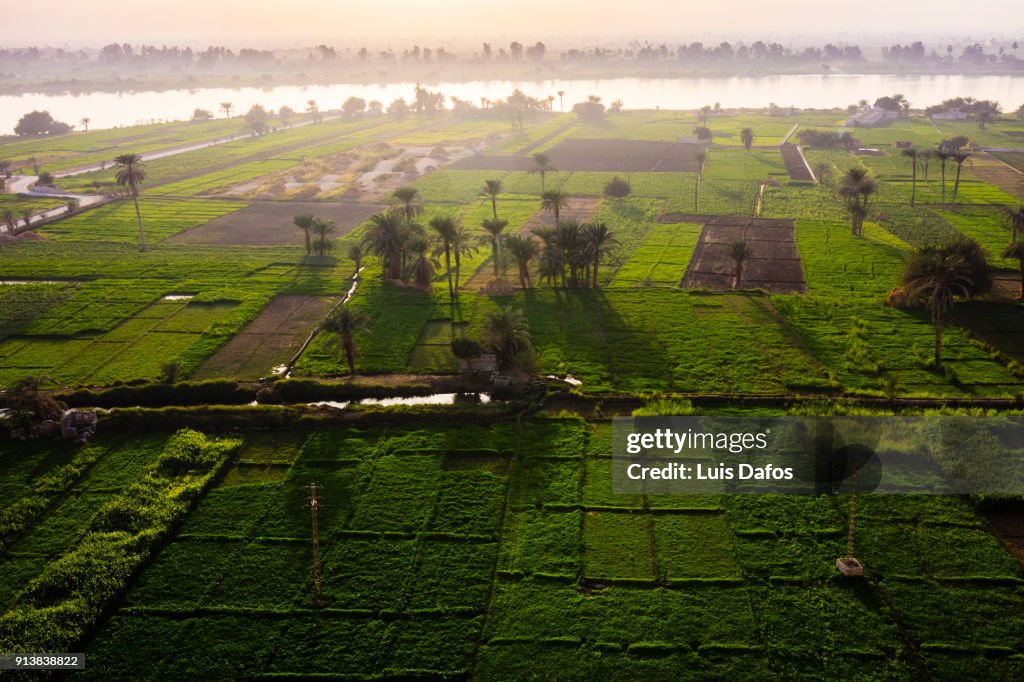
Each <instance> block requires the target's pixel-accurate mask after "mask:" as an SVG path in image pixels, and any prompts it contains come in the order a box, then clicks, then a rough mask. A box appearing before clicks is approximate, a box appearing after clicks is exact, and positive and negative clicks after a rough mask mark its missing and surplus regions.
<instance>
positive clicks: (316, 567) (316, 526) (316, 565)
mask: <svg viewBox="0 0 1024 682" xmlns="http://www.w3.org/2000/svg"><path fill="white" fill-rule="evenodd" d="M308 488H309V513H310V516H311V521H312V525H313V606H318V607H319V606H323V605H324V591H323V585H322V584H321V582H320V521H319V518H318V512H319V510H320V500H319V498H318V497H317V495H316V483H310V484H309V486H308Z"/></svg>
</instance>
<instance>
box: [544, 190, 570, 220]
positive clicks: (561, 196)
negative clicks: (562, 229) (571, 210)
mask: <svg viewBox="0 0 1024 682" xmlns="http://www.w3.org/2000/svg"><path fill="white" fill-rule="evenodd" d="M540 207H541V208H542V209H544V210H545V211H551V212H553V213H554V214H555V227H557V226H558V224H559V223H560V222H561V215H562V209H563V208H568V207H569V195H568V194H565V193H564V192H562V191H561V190H557V189H552V190H548V191H547V192H544V194H542V195H541V197H540Z"/></svg>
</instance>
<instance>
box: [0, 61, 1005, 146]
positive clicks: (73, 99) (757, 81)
mask: <svg viewBox="0 0 1024 682" xmlns="http://www.w3.org/2000/svg"><path fill="white" fill-rule="evenodd" d="M414 87H415V84H414V83H389V84H386V85H364V84H359V85H353V84H338V85H329V86H320V85H317V86H308V87H307V86H281V87H274V88H199V89H195V90H165V91H160V92H155V91H147V92H131V93H113V92H93V93H88V94H78V95H71V94H63V95H51V94H46V95H44V94H25V95H3V96H0V134H4V133H10V132H13V129H14V126H15V123H16V122H17V120H18V118H19V117H20V116H21V115H22V114H24V113H25V112H28V111H32V110H33V109H43V110H47V111H49V112H50V113H51V114H53V115H54V117H55V118H57V119H58V120H62V121H66V122H68V123H73V124H74V123H77V122H78V121H79V120H80V119H81V118H82V117H83V116H87V117H89V119H90V120H91V122H90V128H113V127H117V126H124V125H132V124H136V123H149V122H154V121H168V120H182V119H188V118H191V116H192V112H193V110H195V109H197V108H200V109H207V110H209V111H211V112H213V113H214V114H216V115H219V106H220V103H221V102H231V103H232V104H233V105H234V110H235V112H238V113H244V112H245V111H246V110H247V109H248V108H249V107H250V106H252V105H253V104H256V103H259V104H262V105H263V106H265V107H268V108H273V109H278V108H279V107H281V106H283V105H287V106H290V107H291V108H292V109H294V110H296V111H303V110H304V109H305V108H306V102H307V101H308V100H310V99H313V100H316V101H317V103H318V104H319V106H320V108H321V110H328V109H337V108H339V107H340V106H341V103H342V102H344V101H345V99H347V98H348V97H350V96H353V95H354V96H357V97H362V98H363V99H365V100H366V101H368V102H369V101H372V100H378V101H380V102H382V103H384V105H385V106H387V104H389V103H390V102H391V101H393V100H394V99H396V98H398V97H404V98H406V100H410V99H411V98H412V92H413V88H414ZM427 87H429V88H430V89H431V90H435V91H436V90H440V91H441V92H443V93H444V94H445V95H449V96H451V95H454V96H457V97H459V98H461V99H465V100H470V101H472V102H474V103H476V104H479V102H480V98H481V97H486V98H488V99H497V98H502V97H505V96H507V95H508V94H509V93H510V92H512V90H514V89H516V88H519V89H521V90H522V91H523V92H525V93H527V94H528V95H531V96H534V97H548V96H552V97H554V98H555V99H554V105H553V108H554V110H555V111H558V110H559V108H560V103H559V98H558V95H557V93H558V91H560V90H561V91H564V93H565V94H564V97H563V100H562V101H564V106H565V109H566V110H570V109H571V108H572V105H573V104H574V103H576V102H579V101H582V100H584V99H586V97H587V96H588V95H598V96H600V97H601V98H602V99H603V100H604V101H605V102H612V101H614V100H617V99H621V100H622V101H623V103H624V105H625V108H626V109H654V108H657V107H660V108H662V109H696V108H699V107H701V106H703V105H705V104H714V103H715V102H718V103H720V104H721V105H722V106H723V107H751V108H756V107H766V106H768V104H769V103H775V104H777V105H779V106H783V107H788V106H790V105H792V106H795V107H799V108H815V109H819V108H820V109H827V108H832V107H846V106H847V105H849V104H852V103H854V102H856V101H857V100H860V99H866V100H869V101H874V99H875V98H876V97H879V96H881V95H889V94H893V93H897V92H899V93H902V94H903V95H905V96H906V97H907V99H908V100H909V101H910V103H911V105H912V106H914V107H915V108H917V107H920V108H923V107H926V106H929V105H932V104H938V103H939V102H941V101H942V100H944V99H948V98H951V97H957V96H971V97H975V98H977V99H994V100H996V101H998V102H1000V103H1001V104H1002V105H1003V109H1004V111H1013V110H1015V109H1016V108H1017V107H1018V106H1020V105H1021V104H1022V103H1024V76H950V75H942V76H905V75H865V74H828V75H817V74H815V75H783V76H757V77H748V76H744V77H731V78H612V79H603V80H543V81H467V82H461V83H456V82H441V83H434V84H429V85H428V86H427Z"/></svg>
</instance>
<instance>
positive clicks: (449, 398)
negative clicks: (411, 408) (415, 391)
mask: <svg viewBox="0 0 1024 682" xmlns="http://www.w3.org/2000/svg"><path fill="white" fill-rule="evenodd" d="M476 400H479V401H480V403H482V404H484V405H486V404H487V403H489V402H491V395H490V394H489V393H435V394H433V395H420V396H411V397H407V398H363V399H362V400H350V401H343V402H341V401H337V400H320V401H318V402H315V403H306V404H307V405H309V406H310V407H333V408H335V409H337V410H344V409H345V408H346V407H348V406H349V405H380V406H382V407H393V406H395V405H454V404H455V403H456V401H460V402H461V401H467V402H470V401H476Z"/></svg>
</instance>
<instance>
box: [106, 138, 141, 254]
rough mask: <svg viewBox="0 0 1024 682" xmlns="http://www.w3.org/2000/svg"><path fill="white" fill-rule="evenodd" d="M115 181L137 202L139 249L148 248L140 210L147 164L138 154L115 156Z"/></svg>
mask: <svg viewBox="0 0 1024 682" xmlns="http://www.w3.org/2000/svg"><path fill="white" fill-rule="evenodd" d="M114 167H115V168H116V169H117V171H116V172H115V173H114V182H116V183H117V184H118V185H120V186H121V187H126V188H127V189H128V192H129V193H130V194H131V196H132V201H133V202H134V203H135V218H136V220H137V221H138V223H139V251H145V250H146V234H145V233H144V232H143V231H142V213H141V212H140V211H139V185H140V184H142V183H143V182H145V181H146V164H145V163H143V161H142V157H141V156H139V155H138V154H121V155H119V156H116V157H114Z"/></svg>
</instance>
